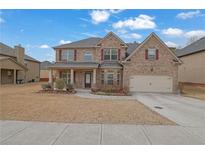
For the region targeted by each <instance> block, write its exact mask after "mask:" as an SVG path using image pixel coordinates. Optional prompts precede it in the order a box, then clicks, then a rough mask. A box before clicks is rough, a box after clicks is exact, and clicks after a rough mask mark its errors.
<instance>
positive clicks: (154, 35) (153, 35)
mask: <svg viewBox="0 0 205 154" xmlns="http://www.w3.org/2000/svg"><path fill="white" fill-rule="evenodd" d="M151 37H155V38H157V39H158V40H159V41H160V42H161V43H162V44H163V45H164V47H165V48H167V50H168V51H169V52H170V53H171V55H172V56H173V57H174V58H175V59H176V60H177V61H178V62H179V63H182V61H181V60H180V59H179V58H178V57H177V56H176V55H175V54H174V53H173V51H172V50H171V49H170V48H169V47H168V46H167V45H166V44H165V43H164V42H163V41H162V40H161V39H160V38H159V37H158V36H157V35H156V34H155V33H154V32H153V33H151V34H150V35H149V36H148V37H147V38H146V39H145V40H144V41H143V42H142V43H141V44H140V45H139V46H137V48H136V49H135V50H134V51H133V52H132V53H131V54H130V55H129V56H128V57H127V58H126V59H125V60H124V61H127V60H128V59H130V58H131V57H132V56H133V55H134V54H135V52H137V51H138V50H139V49H140V47H141V46H143V45H144V44H145V43H146V42H147V41H148V40H149V39H150V38H151Z"/></svg>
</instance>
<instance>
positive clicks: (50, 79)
mask: <svg viewBox="0 0 205 154" xmlns="http://www.w3.org/2000/svg"><path fill="white" fill-rule="evenodd" d="M48 82H49V83H52V82H53V70H52V69H50V70H49V80H48Z"/></svg>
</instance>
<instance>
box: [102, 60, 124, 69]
mask: <svg viewBox="0 0 205 154" xmlns="http://www.w3.org/2000/svg"><path fill="white" fill-rule="evenodd" d="M100 68H122V65H121V64H119V63H118V62H106V61H105V62H103V63H102V64H100Z"/></svg>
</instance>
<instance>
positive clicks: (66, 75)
mask: <svg viewBox="0 0 205 154" xmlns="http://www.w3.org/2000/svg"><path fill="white" fill-rule="evenodd" d="M61 78H62V79H63V80H64V81H65V83H67V84H69V83H70V73H68V72H62V77H61Z"/></svg>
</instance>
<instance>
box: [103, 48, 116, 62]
mask: <svg viewBox="0 0 205 154" xmlns="http://www.w3.org/2000/svg"><path fill="white" fill-rule="evenodd" d="M104 60H107V61H112V60H117V49H115V48H106V49H104Z"/></svg>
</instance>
